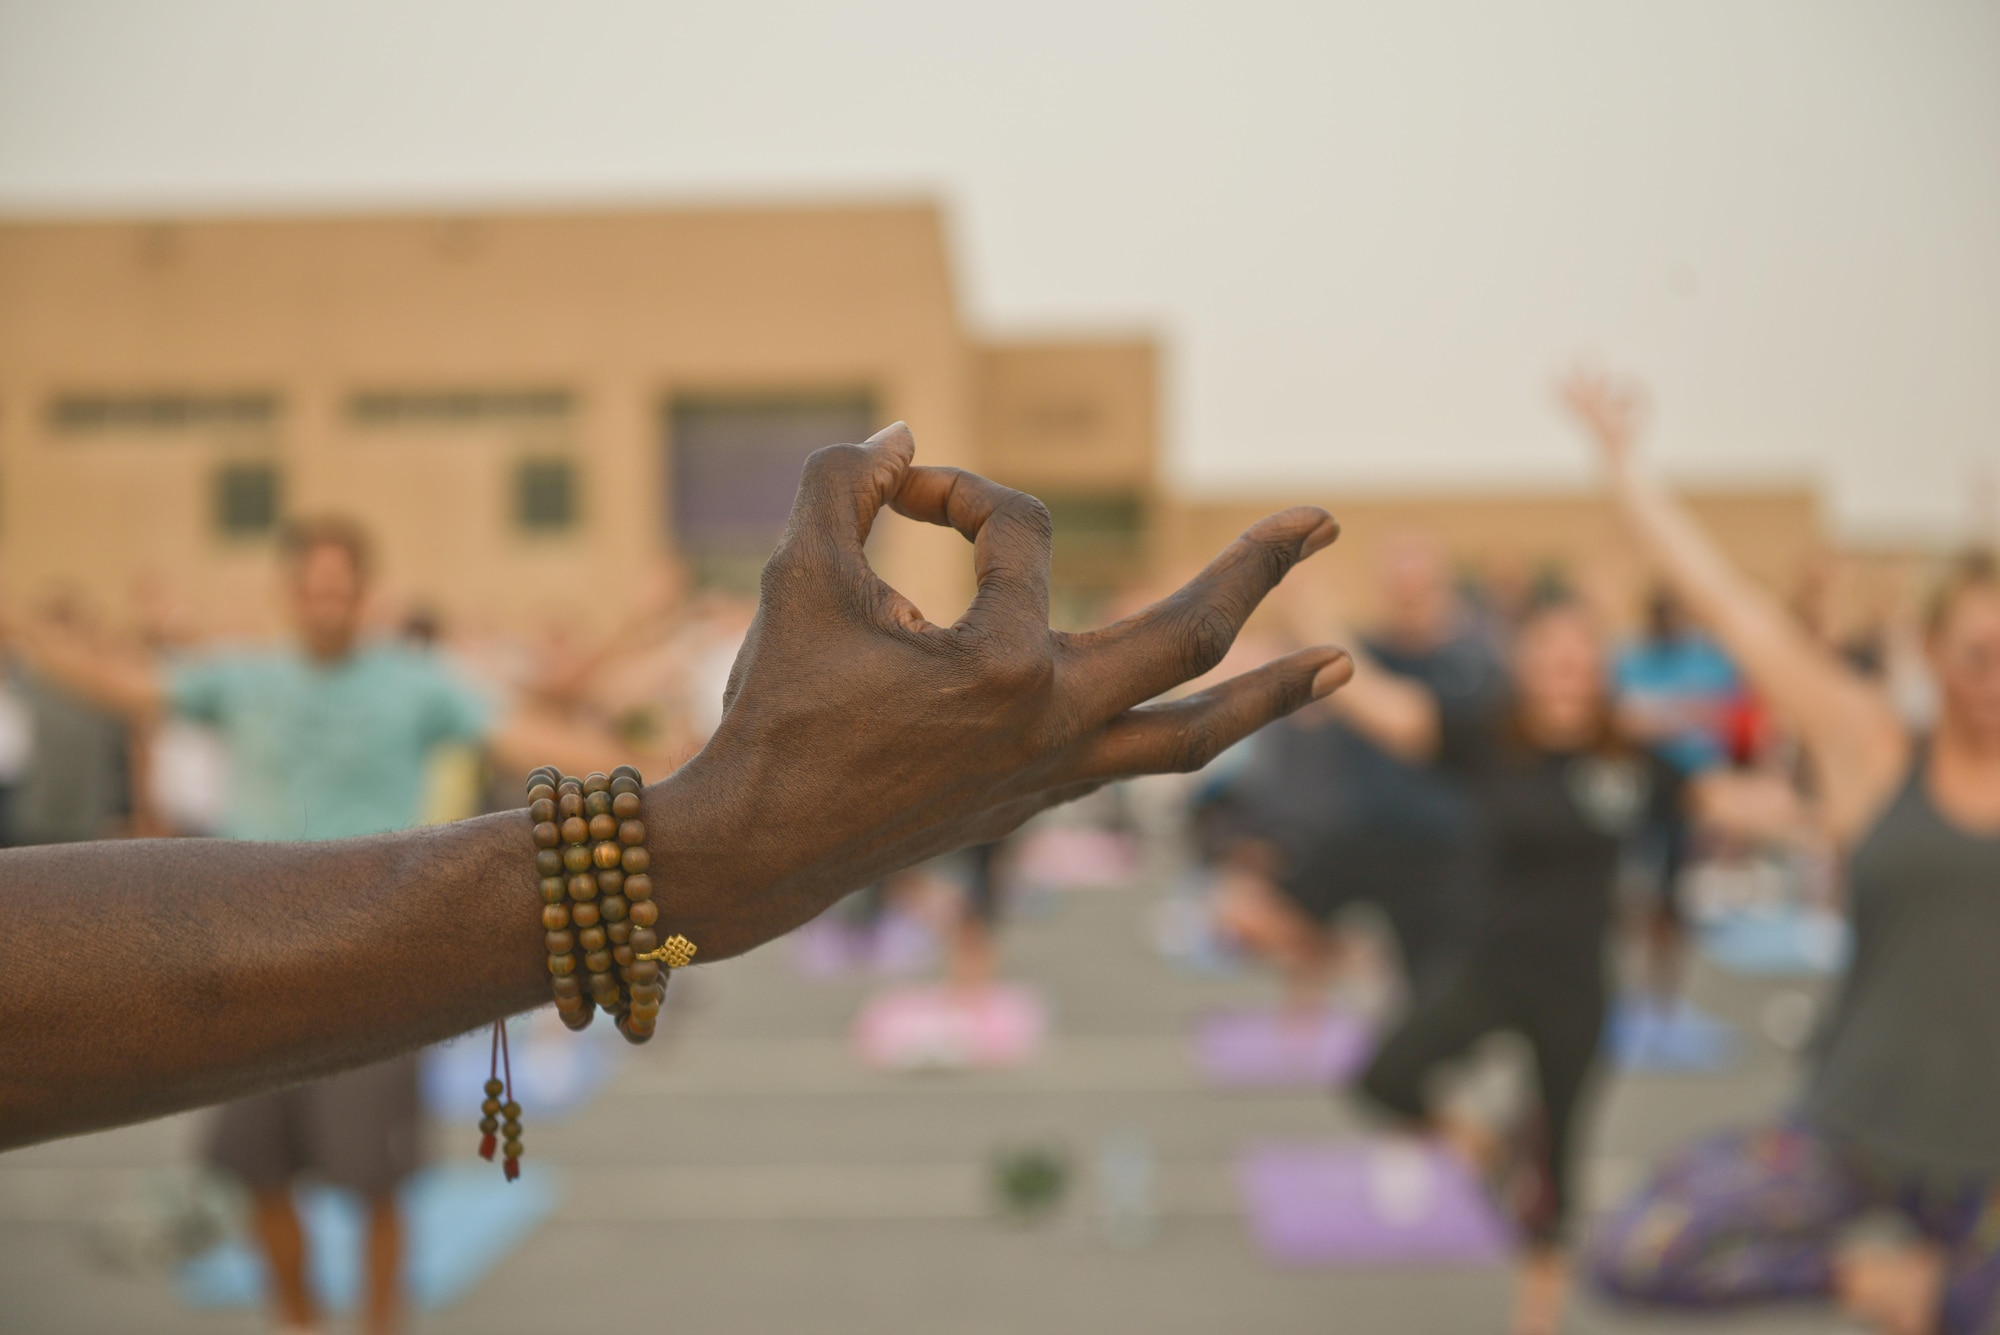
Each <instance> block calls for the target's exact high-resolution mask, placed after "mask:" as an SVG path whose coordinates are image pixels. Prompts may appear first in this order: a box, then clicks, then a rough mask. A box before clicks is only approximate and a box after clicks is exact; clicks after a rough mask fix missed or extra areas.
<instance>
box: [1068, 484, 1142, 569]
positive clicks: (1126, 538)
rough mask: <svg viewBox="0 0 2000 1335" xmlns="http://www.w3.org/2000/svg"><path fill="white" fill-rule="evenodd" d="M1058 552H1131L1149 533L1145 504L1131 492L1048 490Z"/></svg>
mask: <svg viewBox="0 0 2000 1335" xmlns="http://www.w3.org/2000/svg"><path fill="white" fill-rule="evenodd" d="M1042 501H1043V503H1044V504H1046V505H1047V506H1048V507H1049V518H1050V519H1051V520H1053V521H1054V522H1055V545H1056V550H1057V551H1058V552H1068V553H1075V554H1077V555H1079V556H1083V557H1086V558H1089V557H1113V556H1123V555H1128V554H1130V553H1131V552H1133V551H1135V550H1137V549H1138V547H1139V545H1140V543H1141V542H1142V541H1143V540H1144V538H1145V536H1146V507H1145V505H1144V503H1143V502H1142V501H1141V500H1140V499H1139V497H1137V496H1135V495H1133V494H1131V493H1130V492H1104V493H1098V494H1094V495H1093V494H1084V495H1076V494H1070V495H1064V494H1061V493H1056V494H1054V495H1047V494H1045V495H1044V496H1043V497H1042Z"/></svg>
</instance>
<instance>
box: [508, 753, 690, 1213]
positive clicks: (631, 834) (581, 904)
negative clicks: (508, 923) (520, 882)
mask: <svg viewBox="0 0 2000 1335" xmlns="http://www.w3.org/2000/svg"><path fill="white" fill-rule="evenodd" d="M644 783H645V781H644V780H643V779H641V778H640V776H639V771H638V770H636V769H633V768H632V767H631V766H630V765H620V766H619V767H618V768H617V769H614V770H612V771H611V773H610V774H591V775H589V776H588V777H586V778H582V779H577V778H573V777H570V776H568V775H565V774H563V773H562V772H561V771H559V770H557V769H555V768H554V767H553V766H548V765H544V766H543V767H542V768H540V769H538V770H536V771H535V772H534V773H532V774H530V775H529V776H528V817H529V819H530V820H531V821H532V822H533V823H534V841H535V871H536V874H537V875H538V876H539V878H540V885H541V896H542V933H543V943H544V945H546V946H547V948H548V952H549V959H548V968H549V985H550V990H551V991H552V992H553V993H554V996H555V1003H556V1013H557V1014H558V1015H560V1016H561V1017H562V1021H563V1023H564V1024H565V1025H567V1026H568V1027H569V1028H571V1029H573V1030H577V1029H583V1028H585V1027H586V1026H588V1025H589V1024H590V1022H591V1020H592V1018H593V1017H594V1016H595V1014H596V1012H597V1011H598V1010H599V1009H602V1010H603V1011H605V1012H606V1013H607V1014H609V1015H610V1016H611V1017H612V1019H613V1020H614V1021H615V1022H616V1024H617V1026H618V1032H619V1033H621V1034H623V1035H624V1036H625V1039H626V1041H627V1042H631V1043H644V1042H645V1041H646V1040H647V1039H649V1038H651V1037H652V1036H653V1030H654V1027H655V1025H656V1024H657V1022H658V1020H659V1015H660V1004H661V1002H662V1001H663V1000H664V999H665V996H666V987H667V976H668V975H667V973H666V972H663V971H662V970H663V967H664V969H665V970H667V971H671V970H673V969H678V968H682V967H685V966H686V965H687V964H689V963H691V962H692V961H693V959H694V956H695V945H694V943H693V942H692V941H690V940H688V939H687V938H686V937H684V936H670V937H668V938H667V939H666V940H665V941H664V942H662V941H661V940H660V939H659V935H658V933H657V932H655V931H654V927H655V926H656V925H657V923H658V922H659V906H658V905H657V904H656V903H655V902H654V900H653V879H652V877H651V875H650V874H649V868H650V866H651V858H650V855H649V854H648V853H647V851H646V825H645V822H644V821H643V820H641V819H640V811H641V809H642V805H643V804H642V802H641V800H640V796H639V793H640V789H641V788H642V787H643V786H644ZM579 952H580V953H581V955H582V961H581V963H582V970H581V972H582V977H581V978H579V977H578V972H579V970H578V958H577V956H578V954H579ZM493 1030H494V1033H493V1071H492V1074H491V1076H489V1078H488V1079H487V1081H486V1099H485V1101H484V1102H483V1103H482V1104H481V1105H480V1111H481V1112H482V1114H483V1116H482V1118H481V1120H480V1124H479V1129H480V1133H481V1136H480V1142H479V1153H480V1157H481V1158H484V1159H488V1160H490V1159H492V1157H493V1150H494V1143H495V1132H496V1131H504V1133H505V1136H506V1141H505V1149H506V1158H505V1164H504V1166H505V1170H506V1174H507V1180H508V1181H510V1182H511V1181H513V1180H514V1178H515V1177H517V1176H519V1174H520V1157H521V1121H520V1117H521V1108H520V1105H519V1104H518V1103H516V1102H515V1101H514V1094H513V1072H512V1070H511V1066H510V1063H509V1060H508V1054H507V1032H506V1026H505V1023H504V1022H502V1021H495V1022H494V1026H493ZM503 1073H504V1075H505V1078H504V1079H502V1075H503ZM503 1094H504V1095H505V1101H504V1102H503V1101H502V1097H501V1096H502V1095H503ZM502 1114H504V1117H505V1120H504V1122H503V1121H502V1120H501V1115H502Z"/></svg>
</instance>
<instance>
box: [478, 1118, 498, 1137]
mask: <svg viewBox="0 0 2000 1335" xmlns="http://www.w3.org/2000/svg"><path fill="white" fill-rule="evenodd" d="M479 1129H480V1130H481V1131H483V1132H485V1133H486V1134H487V1135H489V1136H490V1135H492V1134H493V1133H494V1132H495V1131H498V1130H499V1129H500V1121H499V1119H498V1118H494V1117H482V1118H480V1119H479Z"/></svg>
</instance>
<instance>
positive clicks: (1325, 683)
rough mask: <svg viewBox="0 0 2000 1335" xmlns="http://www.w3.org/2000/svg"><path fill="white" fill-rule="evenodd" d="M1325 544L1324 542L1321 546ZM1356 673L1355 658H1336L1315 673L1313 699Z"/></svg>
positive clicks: (1345, 681)
mask: <svg viewBox="0 0 2000 1335" xmlns="http://www.w3.org/2000/svg"><path fill="white" fill-rule="evenodd" d="M1324 545H1325V544H1324V543H1322V544H1321V546H1324ZM1353 675H1354V660H1353V659H1352V658H1349V657H1348V656H1347V655H1346V654H1342V655H1341V656H1340V657H1338V658H1336V659H1334V660H1333V661H1332V662H1331V663H1328V664H1327V665H1326V666H1325V667H1323V668H1321V669H1320V670H1319V671H1318V672H1315V673H1314V674H1313V699H1315V700H1324V699H1326V697H1327V696H1329V695H1332V694H1333V693H1334V692H1335V691H1337V690H1339V689H1340V688H1341V687H1343V686H1345V685H1347V681H1348V678H1350V677H1352V676H1353Z"/></svg>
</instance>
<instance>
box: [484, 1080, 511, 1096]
mask: <svg viewBox="0 0 2000 1335" xmlns="http://www.w3.org/2000/svg"><path fill="white" fill-rule="evenodd" d="M505 1088H507V1086H505V1085H504V1084H502V1083H500V1081H499V1079H498V1078H497V1077H496V1078H490V1079H488V1080H487V1082H486V1096H487V1097H488V1098H493V1099H497V1098H499V1097H500V1091H501V1090H503V1089H505Z"/></svg>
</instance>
